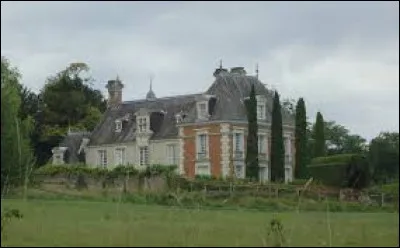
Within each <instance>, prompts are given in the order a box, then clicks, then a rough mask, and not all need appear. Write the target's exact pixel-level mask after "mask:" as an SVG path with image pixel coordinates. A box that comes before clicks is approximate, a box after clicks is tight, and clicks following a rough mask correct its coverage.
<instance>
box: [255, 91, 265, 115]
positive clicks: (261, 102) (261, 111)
mask: <svg viewBox="0 0 400 248" xmlns="http://www.w3.org/2000/svg"><path fill="white" fill-rule="evenodd" d="M256 98H257V119H259V120H265V119H266V99H265V97H264V96H263V95H258V96H256Z"/></svg>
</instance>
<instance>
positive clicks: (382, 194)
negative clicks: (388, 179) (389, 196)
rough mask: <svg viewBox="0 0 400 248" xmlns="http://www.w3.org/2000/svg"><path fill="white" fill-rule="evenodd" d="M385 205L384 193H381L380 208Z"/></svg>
mask: <svg viewBox="0 0 400 248" xmlns="http://www.w3.org/2000/svg"><path fill="white" fill-rule="evenodd" d="M383 204H385V193H381V207H383Z"/></svg>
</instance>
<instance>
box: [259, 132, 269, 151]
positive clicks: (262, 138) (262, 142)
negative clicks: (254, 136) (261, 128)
mask: <svg viewBox="0 0 400 248" xmlns="http://www.w3.org/2000/svg"><path fill="white" fill-rule="evenodd" d="M266 153H267V149H266V147H265V135H263V134H260V135H258V154H264V155H265V154H266Z"/></svg>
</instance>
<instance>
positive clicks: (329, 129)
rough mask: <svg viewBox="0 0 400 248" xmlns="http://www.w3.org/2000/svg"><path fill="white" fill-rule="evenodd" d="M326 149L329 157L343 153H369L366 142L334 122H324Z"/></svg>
mask: <svg viewBox="0 0 400 248" xmlns="http://www.w3.org/2000/svg"><path fill="white" fill-rule="evenodd" d="M324 135H325V140H326V144H325V149H326V152H327V154H328V155H334V154H341V153H364V152H366V151H367V144H366V140H365V139H364V138H362V137H361V136H359V135H356V134H350V131H349V130H348V129H347V128H346V127H344V126H342V125H339V124H337V123H336V122H334V121H326V122H324Z"/></svg>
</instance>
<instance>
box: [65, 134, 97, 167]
mask: <svg viewBox="0 0 400 248" xmlns="http://www.w3.org/2000/svg"><path fill="white" fill-rule="evenodd" d="M83 138H90V133H88V132H71V133H68V134H67V136H65V138H64V139H63V140H62V141H61V143H60V145H59V146H60V147H67V148H68V150H67V152H66V156H65V157H64V160H65V163H68V164H74V163H79V162H84V161H82V157H80V156H79V154H78V151H79V147H80V145H81V143H82V139H83ZM83 157H84V156H83Z"/></svg>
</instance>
